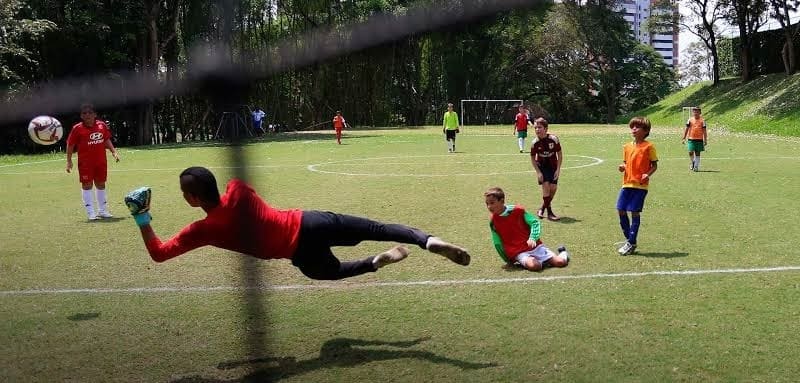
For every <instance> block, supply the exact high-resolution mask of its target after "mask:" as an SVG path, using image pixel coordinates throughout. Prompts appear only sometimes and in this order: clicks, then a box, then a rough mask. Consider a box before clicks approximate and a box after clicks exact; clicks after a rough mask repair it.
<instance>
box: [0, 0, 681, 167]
mask: <svg viewBox="0 0 800 383" xmlns="http://www.w3.org/2000/svg"><path fill="white" fill-rule="evenodd" d="M567 3H569V4H560V3H559V4H556V3H555V2H552V1H537V2H534V4H531V6H530V7H527V8H524V9H520V10H517V11H511V12H505V13H502V14H497V15H495V17H489V18H483V19H481V20H477V21H473V22H471V23H468V24H460V25H453V26H448V27H446V28H442V29H440V30H437V31H433V32H430V33H426V34H424V35H414V36H410V37H408V38H406V39H404V40H401V41H394V42H389V43H386V44H384V45H382V46H377V47H371V48H368V49H365V50H362V51H360V52H354V53H351V54H348V55H343V56H338V57H334V58H331V59H329V60H326V61H324V62H316V63H314V64H312V65H309V66H307V67H304V68H296V69H289V70H286V71H282V72H280V73H276V74H275V75H273V76H271V77H269V78H266V79H261V80H259V81H257V82H254V83H252V84H250V86H249V87H248V89H247V92H246V93H243V94H238V93H237V94H231V95H228V97H225V98H224V99H225V100H228V101H230V102H229V103H235V104H237V105H240V104H246V105H249V106H255V105H258V106H260V107H262V108H263V109H264V110H265V111H266V112H267V123H268V124H279V125H281V127H282V129H285V130H309V129H314V128H317V127H319V126H323V125H324V124H325V123H326V122H327V121H329V120H330V118H331V116H332V114H333V112H334V111H335V110H342V111H343V112H344V114H345V116H346V117H347V119H348V121H350V122H351V123H353V124H354V125H357V126H386V125H422V124H426V123H435V122H436V121H437V120H438V119H439V118H441V113H442V110H443V108H444V105H445V104H446V103H447V102H456V103H457V101H458V100H459V99H464V98H471V99H482V98H502V99H507V98H515V99H516V98H522V99H525V100H527V101H528V102H530V103H533V104H536V105H539V106H541V107H542V108H543V109H544V110H546V111H547V112H548V114H549V116H550V117H551V120H552V121H554V122H559V121H562V122H565V121H569V122H585V121H611V120H613V116H614V115H616V114H618V113H625V112H627V111H628V110H629V109H630V108H631V105H640V104H641V103H643V102H645V100H652V99H653V96H654V95H655V96H658V95H660V94H661V92H660V90H659V89H660V87H663V86H666V84H655V83H653V82H651V81H650V80H652V81H658V80H659V79H663V78H664V76H663V74H662V73H661V72H660V71H661V69H662V67H661V66H655V67H653V73H650V74H645V73H644V72H643V71H642V70H640V69H636V68H629V66H630V65H628V64H627V63H628V62H630V60H631V55H634V54H638V53H635V46H636V44H635V41H633V39H632V37H631V36H630V35H629V31H628V27H627V24H625V22H624V21H623V20H622V18H621V17H620V16H619V15H618V14H617V13H616V12H613V11H611V10H610V8H609V7H611V6H613V4H612V3H613V2H608V1H591V2H588V4H587V5H584V4H583V2H578V3H580V6H579V5H578V4H577V3H576V4H572V3H575V2H567ZM4 4H7V3H4ZM26 4H27V5H28V6H29V10H27V11H26V12H29V13H30V14H31V15H32V16H31V19H32V20H33V19H50V20H53V21H54V22H55V23H57V25H58V27H57V30H54V31H53V33H46V34H44V35H42V36H41V37H42V38H41V39H40V41H38V42H36V41H33V39H30V38H28V39H23V40H21V41H20V44H21V45H20V47H22V48H24V49H25V50H26V51H27V52H31V54H29V55H28V56H29V57H37V58H39V59H38V64H36V63H28V64H26V65H25V66H24V67H25V70H26V71H27V72H26V73H28V74H29V75H27V76H22V77H19V78H16V79H15V80H13V82H14V84H15V85H16V86H27V85H31V84H33V83H35V82H38V81H41V80H46V79H52V78H61V77H76V76H78V77H80V76H88V75H108V76H109V77H111V78H117V73H119V72H125V71H135V72H143V71H146V73H148V75H151V76H155V77H156V78H157V79H158V80H161V81H181V80H186V79H187V78H186V77H187V76H188V74H189V68H191V67H192V66H193V63H192V62H191V56H190V54H189V51H190V49H191V48H192V47H193V46H194V45H195V44H196V43H198V42H209V41H212V42H213V41H218V40H220V39H223V40H226V41H230V45H231V55H232V57H233V59H234V60H236V59H237V58H238V57H240V56H239V54H240V53H242V52H256V53H257V54H256V56H255V58H254V60H255V61H256V62H259V61H260V62H261V63H262V64H265V65H268V64H271V63H273V62H274V60H276V59H277V58H278V56H277V55H280V54H281V53H280V52H279V51H278V50H277V49H276V44H288V45H290V46H291V45H292V44H294V45H296V46H298V47H299V46H300V45H299V44H301V43H302V41H303V37H302V36H305V34H306V33H308V32H309V31H312V30H317V29H318V28H320V27H330V32H331V33H333V34H338V37H340V38H342V39H348V38H350V36H348V35H347V34H348V33H349V32H348V31H347V28H348V27H349V26H351V25H352V24H354V23H358V22H362V21H364V20H367V19H368V18H369V17H370V16H372V15H375V14H377V13H385V14H397V15H402V14H404V13H405V12H406V10H408V9H409V8H411V7H416V6H420V5H424V4H436V5H440V6H443V7H445V9H446V11H452V12H460V8H459V7H461V6H463V4H464V3H462V2H448V1H428V0H420V1H408V0H374V1H338V2H335V1H326V0H314V1H299V0H287V1H279V2H275V1H268V0H249V1H243V2H233V3H225V2H209V1H200V0H167V1H156V0H147V1H132V0H124V1H78V0H65V1H60V2H57V4H56V6H54V4H53V2H51V1H48V0H29V1H28V2H27V3H26ZM222 4H230V5H231V7H233V8H232V12H231V14H232V15H233V16H232V18H233V19H232V20H225V15H224V14H223V13H224V12H223V8H224V7H222V6H221V5H222ZM571 4H572V5H571ZM26 9H27V8H26ZM33 16H36V17H33ZM6 19H8V17H6ZM224 25H230V26H231V28H230V29H231V30H232V35H231V36H227V37H226V36H224V35H225V33H224V29H225V28H222V26H224ZM598 30H603V31H604V33H597V31H598ZM640 56H641V55H640ZM65 57H68V58H69V59H65ZM637 57H638V56H637ZM642 57H645V56H642ZM645 58H646V57H645ZM20 67H22V66H20ZM646 70H650V69H649V68H648V69H646ZM643 80H646V81H647V82H645V83H642V81H643ZM630 84H633V85H635V86H632V85H630ZM640 85H641V86H640ZM125 86H126V84H125V83H124V82H120V89H119V91H120V92H126V91H127V89H126V88H125ZM591 91H598V92H599V96H598V95H592V93H590V92H591ZM643 92H649V93H648V95H644V94H643ZM90 96H91V95H87V98H89V97H90ZM234 99H235V100H237V101H235V102H234V101H233V100H234ZM223 104H225V102H222V101H220V100H219V99H214V98H213V97H208V96H207V95H203V94H197V93H194V94H189V95H184V96H168V97H165V98H164V99H160V100H153V101H152V103H146V104H144V105H136V106H130V105H128V106H119V107H113V108H108V109H103V110H99V111H98V112H99V115H100V117H101V118H103V119H106V120H109V121H111V122H112V129H113V130H114V133H115V137H114V138H115V140H116V143H117V144H118V145H122V146H125V145H132V144H147V143H161V142H175V141H178V140H197V141H204V140H208V139H210V138H213V137H214V135H215V132H216V130H217V127H218V126H219V124H220V122H221V120H222V118H223V116H224V113H226V112H228V113H231V112H235V113H237V114H239V116H238V117H239V118H240V119H241V120H242V121H244V122H245V124H247V122H248V121H249V115H248V110H247V107H246V106H238V107H236V110H231V109H232V107H231V106H230V105H223ZM56 117H59V118H60V119H61V120H62V122H64V124H65V125H71V124H72V123H74V122H76V120H77V113H71V114H68V115H65V116H56ZM24 140H25V138H24V131H22V130H13V131H10V130H7V131H3V132H2V133H0V152H3V153H5V152H19V151H24V150H27V149H29V148H26V147H23V146H20V145H19V143H20V142H24Z"/></svg>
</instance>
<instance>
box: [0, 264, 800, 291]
mask: <svg viewBox="0 0 800 383" xmlns="http://www.w3.org/2000/svg"><path fill="white" fill-rule="evenodd" d="M785 271H800V266H779V267H757V268H751V269H708V270H673V271H643V272H637V273H609V274H583V275H553V276H535V277H525V278H496V279H451V280H438V281H437V280H428V281H397V282H346V281H343V282H340V283H323V284H313V285H264V286H256V287H251V288H246V287H237V286H211V287H208V286H206V287H204V286H197V287H129V288H76V289H28V290H5V291H0V296H22V295H57V294H137V293H143V294H152V293H204V292H230V291H245V290H260V291H292V290H344V289H358V288H370V287H414V286H456V285H485V284H502V283H530V282H552V281H566V280H579V279H603V278H640V277H650V276H694V275H712V274H749V273H769V272H785Z"/></svg>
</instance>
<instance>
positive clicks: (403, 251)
mask: <svg viewBox="0 0 800 383" xmlns="http://www.w3.org/2000/svg"><path fill="white" fill-rule="evenodd" d="M408 253H409V250H408V248H407V247H405V246H395V247H393V248H391V249H389V250H387V251H385V252H383V253H380V254H378V255H376V256H375V258H373V259H372V264H373V265H375V269H376V270H377V269H380V268H381V267H384V266H386V265H389V264H392V263H395V262H400V261H402V260H404V259H406V257H407V256H408Z"/></svg>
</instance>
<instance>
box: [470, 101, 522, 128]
mask: <svg viewBox="0 0 800 383" xmlns="http://www.w3.org/2000/svg"><path fill="white" fill-rule="evenodd" d="M468 102H484V103H486V105H487V106H488V104H489V103H490V102H515V103H517V106H520V105H523V104H524V103H525V100H522V99H504V100H501V99H484V100H477V99H464V100H461V117H462V121H461V123H462V124H464V125H466V124H467V113H466V112H465V111H464V103H468Z"/></svg>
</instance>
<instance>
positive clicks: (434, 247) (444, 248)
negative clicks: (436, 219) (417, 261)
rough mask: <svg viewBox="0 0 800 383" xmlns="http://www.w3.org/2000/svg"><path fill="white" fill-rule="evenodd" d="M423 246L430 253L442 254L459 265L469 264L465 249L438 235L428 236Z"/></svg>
mask: <svg viewBox="0 0 800 383" xmlns="http://www.w3.org/2000/svg"><path fill="white" fill-rule="evenodd" d="M425 248H426V249H428V251H430V252H432V253H436V254H439V255H442V256H444V257H445V258H447V259H449V260H451V261H453V262H455V263H458V264H459V265H464V266H467V265H469V261H470V257H469V253H468V252H467V250H465V249H463V248H461V247H458V246H456V245H453V244H452V243H447V242H445V241H443V240H442V239H441V238H439V237H429V238H428V242H427V243H426V244H425Z"/></svg>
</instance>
